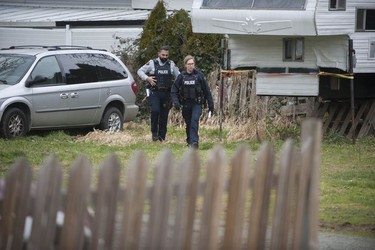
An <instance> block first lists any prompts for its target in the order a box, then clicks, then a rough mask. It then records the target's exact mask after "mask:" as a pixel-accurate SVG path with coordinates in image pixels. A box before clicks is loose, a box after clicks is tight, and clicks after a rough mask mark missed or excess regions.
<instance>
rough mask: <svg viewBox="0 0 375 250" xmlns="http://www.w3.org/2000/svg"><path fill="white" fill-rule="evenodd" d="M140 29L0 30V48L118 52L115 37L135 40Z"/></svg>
mask: <svg viewBox="0 0 375 250" xmlns="http://www.w3.org/2000/svg"><path fill="white" fill-rule="evenodd" d="M141 32H142V28H105V29H104V28H95V29H71V30H65V29H30V28H17V29H14V28H0V37H1V39H0V48H6V47H10V46H13V45H80V46H90V47H93V48H98V49H106V50H107V51H118V50H120V49H121V48H122V46H123V45H121V44H120V43H119V40H118V39H116V37H121V38H129V39H135V38H137V37H138V35H139V34H140V33H141Z"/></svg>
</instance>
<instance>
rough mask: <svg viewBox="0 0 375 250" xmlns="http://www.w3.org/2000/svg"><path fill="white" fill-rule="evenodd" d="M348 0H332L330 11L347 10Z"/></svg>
mask: <svg viewBox="0 0 375 250" xmlns="http://www.w3.org/2000/svg"><path fill="white" fill-rule="evenodd" d="M345 9H346V0H330V1H329V10H345Z"/></svg>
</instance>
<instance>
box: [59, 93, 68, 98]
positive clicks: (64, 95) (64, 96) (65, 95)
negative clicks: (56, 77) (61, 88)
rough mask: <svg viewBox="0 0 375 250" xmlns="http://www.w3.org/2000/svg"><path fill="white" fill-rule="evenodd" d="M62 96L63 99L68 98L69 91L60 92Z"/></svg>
mask: <svg viewBox="0 0 375 250" xmlns="http://www.w3.org/2000/svg"><path fill="white" fill-rule="evenodd" d="M60 98H61V99H68V98H69V94H68V93H61V94H60Z"/></svg>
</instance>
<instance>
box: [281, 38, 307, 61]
mask: <svg viewBox="0 0 375 250" xmlns="http://www.w3.org/2000/svg"><path fill="white" fill-rule="evenodd" d="M283 50H284V52H283V60H284V61H296V62H302V61H303V54H304V40H303V38H284V39H283Z"/></svg>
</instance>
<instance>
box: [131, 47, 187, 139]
mask: <svg viewBox="0 0 375 250" xmlns="http://www.w3.org/2000/svg"><path fill="white" fill-rule="evenodd" d="M168 56H169V51H168V47H166V46H163V47H161V48H160V49H159V52H158V58H155V59H152V60H150V61H149V62H148V63H146V64H145V65H143V66H142V67H141V68H140V69H139V70H138V71H137V74H138V76H139V77H140V78H141V79H142V80H144V81H147V82H148V88H149V90H150V94H149V96H148V101H149V105H150V107H151V133H152V140H153V141H157V140H160V141H164V140H165V135H166V134H167V122H168V113H169V109H170V91H171V86H172V84H173V77H174V78H177V76H178V75H179V74H180V71H179V70H178V68H177V66H176V64H175V63H174V62H173V61H171V60H168Z"/></svg>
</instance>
